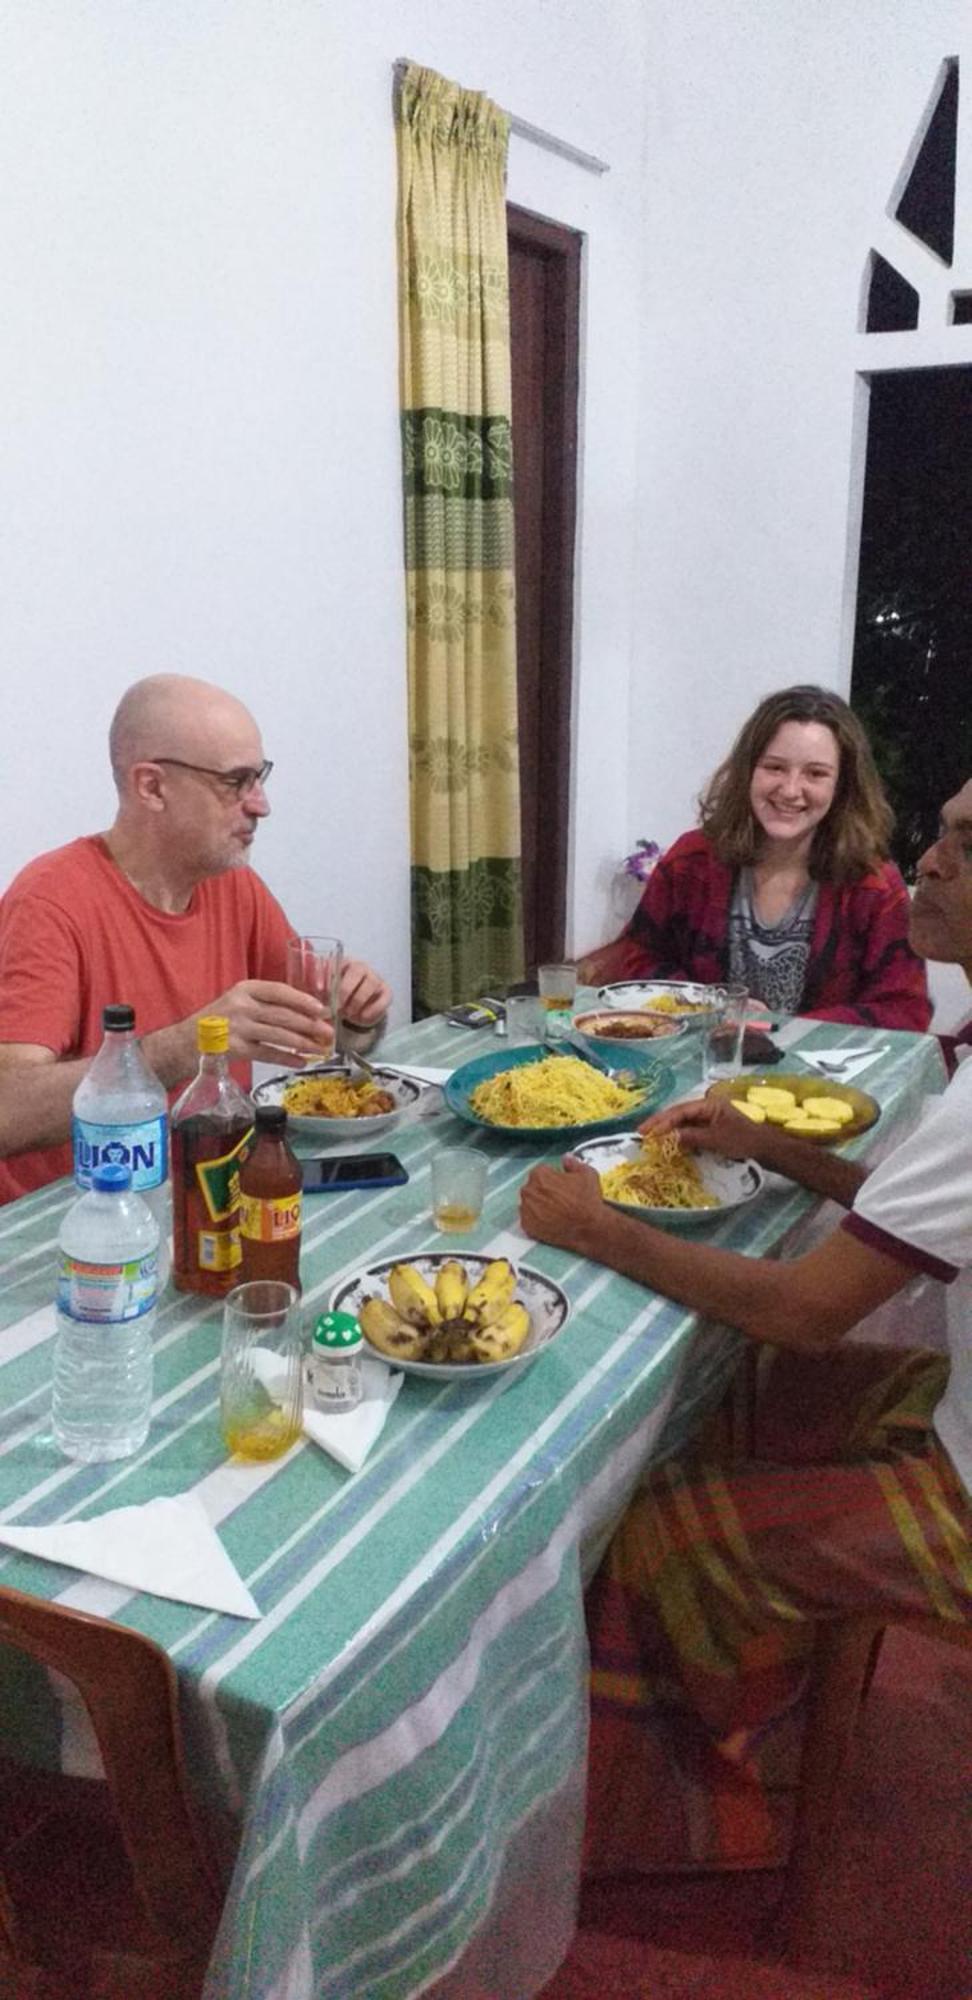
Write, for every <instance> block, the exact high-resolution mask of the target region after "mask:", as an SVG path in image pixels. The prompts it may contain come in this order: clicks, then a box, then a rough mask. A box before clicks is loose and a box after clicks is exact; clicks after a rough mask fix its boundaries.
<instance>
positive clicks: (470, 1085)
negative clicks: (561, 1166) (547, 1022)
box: [443, 1043, 675, 1146]
mask: <svg viewBox="0 0 972 2000" xmlns="http://www.w3.org/2000/svg"><path fill="white" fill-rule="evenodd" d="M568 1064H569V1065H570V1069H568ZM616 1067H617V1068H618V1069H623V1070H629V1071H631V1072H632V1074H633V1075H634V1077H635V1078H636V1080H637V1081H636V1085H635V1090H636V1095H633V1096H628V1097H627V1100H626V1101H622V1102H621V1103H620V1104H618V1103H617V1102H615V1104H614V1105H613V1106H609V1105H608V1104H607V1103H605V1102H604V1092H603V1091H602V1090H599V1089H598V1088H597V1086H599V1085H603V1084H605V1083H606V1082H607V1081H608V1080H607V1078H605V1077H603V1076H602V1075H600V1073H599V1072H598V1071H597V1070H596V1069H595V1068H594V1067H593V1065H592V1064H590V1063H585V1061H584V1059H583V1057H582V1056H578V1055H574V1054H573V1053H571V1054H566V1055H563V1056H558V1055H552V1054H551V1052H550V1050H549V1049H547V1048H544V1047H542V1046H541V1045H540V1044H539V1043H538V1044H537V1045H536V1046H530V1045H527V1046H525V1047H524V1048H520V1049H505V1050H503V1049H501V1050H498V1051H497V1052H496V1053H495V1054H492V1055H486V1056H476V1057H475V1058H474V1060H473V1061H472V1062H468V1063H463V1065H462V1068H461V1069H456V1070H453V1072H452V1075H451V1076H450V1078H449V1081H448V1083H447V1084H446V1085H445V1087H444V1092H443V1094H444V1097H445V1101H446V1104H447V1105H448V1107H449V1110H450V1111H453V1112H455V1115H456V1117H457V1118H464V1119H465V1120H466V1123H467V1124H469V1125H476V1126H478V1128H479V1130H480V1131H481V1132H500V1133H502V1135H503V1137H504V1138H506V1139H530V1140H533V1141H534V1142H536V1141H537V1140H539V1141H540V1142H541V1143H542V1144H543V1145H547V1146H549V1145H550V1144H552V1143H553V1142H555V1141H556V1140H557V1139H560V1138H575V1137H577V1136H582V1137H584V1138H593V1137H594V1135H595V1134H596V1133H598V1132H616V1131H618V1130H619V1129H621V1128H623V1127H624V1126H626V1125H637V1124H639V1123H640V1121H641V1119H642V1118H647V1116H648V1114H649V1112H651V1111H658V1110H659V1109H660V1108H661V1106H662V1105H663V1104H667V1102H668V1100H669V1098H670V1097H673V1096H674V1094H675V1077H674V1074H673V1072H672V1071H671V1070H670V1069H668V1068H667V1067H666V1065H665V1064H664V1063H660V1062H658V1061H657V1060H656V1058H655V1057H654V1056H649V1055H645V1054H643V1053H642V1051H641V1050H640V1049H618V1051H617V1058H616ZM532 1071H536V1072H537V1074H536V1075H533V1074H531V1072H532ZM557 1072H559V1074H557ZM521 1073H522V1074H521ZM484 1086H486V1088H485V1089H484ZM514 1100H515V1102H514ZM521 1120H522V1122H521Z"/></svg>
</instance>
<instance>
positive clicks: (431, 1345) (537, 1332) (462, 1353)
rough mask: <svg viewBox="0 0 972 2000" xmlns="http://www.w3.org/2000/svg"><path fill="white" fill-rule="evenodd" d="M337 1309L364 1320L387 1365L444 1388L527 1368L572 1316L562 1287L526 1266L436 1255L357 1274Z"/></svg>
mask: <svg viewBox="0 0 972 2000" xmlns="http://www.w3.org/2000/svg"><path fill="white" fill-rule="evenodd" d="M330 1307H331V1311H332V1312H352V1313H355V1314H357V1317H358V1320H359V1322H360V1325H361V1331H362V1333H363V1334H364V1337H365V1340H366V1342H367V1344H368V1346H369V1347H370V1348H372V1349H373V1351H374V1352H375V1353H376V1354H377V1355H380V1357H381V1359H382V1360H383V1361H390V1362H391V1363H392V1364H393V1366H394V1367H396V1368H403V1369H404V1370H405V1372H406V1374H409V1375H428V1376H430V1377H432V1378H436V1377H437V1378H438V1379H439V1380H440V1381H441V1380H446V1381H448V1380H465V1381H468V1380H469V1379H470V1378H471V1377H473V1376H475V1375H476V1374H481V1373H482V1372H483V1370H485V1369H488V1370H489V1372H490V1373H491V1374H494V1373H496V1371H497V1370H499V1369H503V1368H505V1369H513V1368H525V1367H527V1366H528V1365H529V1363H530V1362H531V1361H535V1360H536V1358H537V1355H538V1354H540V1353H541V1352H542V1350H543V1349H544V1348H545V1347H549V1345H550V1342H551V1341H552V1340H554V1339H555V1338H556V1336H557V1334H558V1333H560V1332H561V1331H562V1330H563V1328H564V1327H565V1326H566V1324H567V1320H568V1317H569V1315H570V1304H569V1301H568V1299H567V1295H566V1293H565V1292H562V1291H561V1289H560V1286H559V1285H557V1284H555V1283H554V1281H553V1279H552V1278H545V1277H544V1276H543V1274H542V1272H540V1271H531V1270H530V1269H529V1268H528V1266H527V1265H526V1264H519V1265H516V1264H511V1263H510V1261H509V1258H508V1257H486V1256H479V1255H473V1254H471V1253H467V1254H465V1255H463V1256H461V1257H457V1256H452V1255H449V1254H448V1253H447V1252H436V1251H432V1252H430V1253H429V1255H428V1256H416V1257H412V1258H409V1259H405V1258H398V1257H388V1258H386V1259H385V1261H384V1262H383V1263H381V1264H371V1265H369V1266H368V1269H367V1270H365V1271H357V1272H356V1273H355V1275H354V1276H353V1277H350V1278H344V1279H343V1280H342V1282H341V1283H340V1284H339V1285H337V1286H336V1287H335V1289H334V1291H333V1292H332V1294H331V1298H330Z"/></svg>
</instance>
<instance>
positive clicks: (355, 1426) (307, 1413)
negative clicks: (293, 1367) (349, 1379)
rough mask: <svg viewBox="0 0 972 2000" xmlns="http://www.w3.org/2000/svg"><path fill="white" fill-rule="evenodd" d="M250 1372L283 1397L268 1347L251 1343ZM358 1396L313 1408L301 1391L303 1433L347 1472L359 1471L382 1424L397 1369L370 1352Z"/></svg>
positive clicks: (307, 1394) (271, 1392)
mask: <svg viewBox="0 0 972 2000" xmlns="http://www.w3.org/2000/svg"><path fill="white" fill-rule="evenodd" d="M250 1359H251V1362H252V1365H253V1372H254V1374H255V1375H257V1376H258V1378H259V1380H260V1381H261V1382H262V1383H263V1386H264V1388H265V1389H266V1390H267V1393H268V1395H271V1396H273V1397H274V1399H275V1401H279V1400H283V1396H284V1385H283V1383H282V1382H281V1381H280V1361H279V1358H278V1356H277V1355H276V1354H273V1353H271V1352H270V1350H269V1348H263V1347H255V1348H254V1349H253V1352H252V1354H251V1357H250ZM361 1383H362V1396H361V1401H360V1403H358V1404H356V1405H355V1407H354V1409H352V1410H338V1411H334V1410H317V1409H315V1408H314V1405H313V1403H312V1402H311V1400H310V1392H309V1391H308V1390H307V1389H306V1388H305V1392H304V1436H305V1437H309V1438H311V1439H312V1440H313V1442H314V1444H319V1445H320V1447H321V1450H322V1451H326V1452H328V1453H329V1454H330V1456H331V1458H336V1459H337V1462H338V1464H339V1465H343V1466H344V1468H345V1470H346V1471H347V1472H360V1470H361V1467H362V1466H363V1464H364V1462H365V1459H366V1458H367V1456H368V1453H369V1451H370V1450H371V1447H372V1445H373V1444H374V1442H375V1439H376V1437H378V1436H380V1434H381V1431H382V1429H383V1428H384V1423H385V1418H386V1417H387V1415H388V1412H389V1410H390V1409H391V1406H392V1404H393V1402H394V1401H395V1397H396V1396H397V1395H398V1391H399V1389H400V1388H401V1386H402V1373H401V1369H398V1370H396V1371H394V1372H393V1371H392V1369H390V1368H387V1367H386V1366H385V1363H384V1362H383V1361H377V1360H373V1359H372V1358H371V1356H370V1355H368V1356H364V1357H362V1362H361Z"/></svg>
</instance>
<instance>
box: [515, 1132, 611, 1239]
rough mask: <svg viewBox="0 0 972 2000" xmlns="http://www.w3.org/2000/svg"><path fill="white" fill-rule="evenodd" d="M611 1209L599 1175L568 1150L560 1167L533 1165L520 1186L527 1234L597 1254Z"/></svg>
mask: <svg viewBox="0 0 972 2000" xmlns="http://www.w3.org/2000/svg"><path fill="white" fill-rule="evenodd" d="M607 1213H608V1209H607V1203H606V1202H605V1200H604V1196H603V1195H602V1193H601V1182H600V1177H599V1176H598V1175H597V1174H596V1173H595V1172H594V1169H593V1167H585V1166H584V1164H583V1162H582V1161H581V1160H575V1159H573V1158H572V1156H571V1155H570V1154H569V1153H568V1155H567V1158H566V1159H565V1160H564V1162H563V1166H562V1169H561V1168H560V1167H534V1168H533V1171H532V1173H530V1174H528V1175H527V1178H526V1180H525V1181H524V1183H523V1186H522V1188H521V1189H520V1221H521V1223H522V1225H523V1228H524V1229H525V1230H526V1232H527V1235H528V1236H535V1237H536V1238H537V1239H538V1241H539V1242H541V1243H554V1244H556V1245H557V1247H558V1249H560V1250H575V1251H577V1252H578V1253H579V1255H581V1256H584V1257H594V1256H596V1255H597V1243H598V1238H599V1236H600V1232H601V1230H602V1228H603V1226H604V1219H605V1216H606V1215H607Z"/></svg>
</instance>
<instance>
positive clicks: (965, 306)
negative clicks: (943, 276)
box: [952, 292, 972, 326]
mask: <svg viewBox="0 0 972 2000" xmlns="http://www.w3.org/2000/svg"><path fill="white" fill-rule="evenodd" d="M970 324H972V292H953V293H952V325H953V326H968V325H970Z"/></svg>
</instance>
